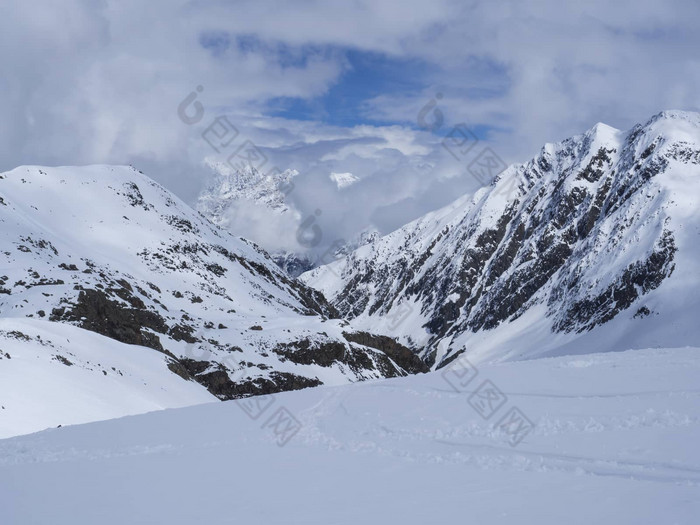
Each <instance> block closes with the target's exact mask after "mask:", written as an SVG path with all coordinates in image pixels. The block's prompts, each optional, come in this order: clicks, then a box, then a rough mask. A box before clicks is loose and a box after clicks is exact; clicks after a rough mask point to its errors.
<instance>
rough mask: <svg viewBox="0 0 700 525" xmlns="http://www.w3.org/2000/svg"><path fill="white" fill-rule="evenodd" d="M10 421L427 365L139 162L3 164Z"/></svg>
mask: <svg viewBox="0 0 700 525" xmlns="http://www.w3.org/2000/svg"><path fill="white" fill-rule="evenodd" d="M0 224H2V228H1V230H0V350H1V354H2V360H0V399H1V400H2V405H3V411H2V420H1V421H0V426H1V427H2V428H0V435H8V434H9V435H11V434H12V433H18V432H20V431H30V430H36V429H39V428H45V427H46V426H48V425H52V424H54V423H63V424H65V423H73V422H81V421H87V420H92V419H96V418H97V417H98V416H99V415H100V414H101V417H116V416H118V415H123V414H128V413H135V412H143V411H147V410H152V409H154V408H163V407H172V406H183V405H187V404H193V403H200V402H204V401H213V400H216V399H217V398H218V399H231V398H239V397H244V396H249V395H253V394H263V393H270V392H277V391H281V390H292V389H299V388H305V387H309V386H315V385H319V384H340V383H345V382H348V381H357V380H363V379H370V378H380V377H392V376H397V375H404V374H406V373H409V372H416V371H420V370H422V369H423V365H422V363H421V362H420V361H419V360H418V359H417V358H416V357H415V356H414V355H413V354H412V353H411V352H410V351H409V350H407V349H406V348H403V347H401V346H400V345H397V344H396V343H395V342H394V341H393V340H391V339H389V338H386V337H374V336H372V335H370V334H368V333H358V332H355V331H353V330H352V329H351V328H350V327H348V326H347V323H345V322H343V321H341V320H339V319H333V318H334V317H336V312H335V310H334V309H333V307H332V306H330V305H329V304H328V303H327V302H326V301H325V299H324V298H323V296H322V295H321V294H320V293H318V292H316V291H314V290H312V289H310V288H308V287H306V286H305V285H303V284H302V283H300V282H299V281H296V280H293V279H291V278H290V277H289V276H288V275H287V274H286V273H285V272H283V271H282V270H280V269H279V268H278V267H277V266H276V265H275V264H274V263H273V261H272V260H271V259H270V258H269V256H268V255H267V254H266V253H265V252H263V251H262V250H260V249H258V248H257V247H256V246H255V245H253V244H252V243H250V242H248V241H245V240H243V239H239V238H235V237H234V236H232V235H231V234H229V233H227V232H225V231H223V230H221V229H220V228H218V227H216V226H215V225H213V224H212V223H211V222H210V221H208V220H206V219H205V218H204V217H202V216H201V215H200V214H198V213H197V212H195V211H194V210H192V209H191V208H189V207H188V206H187V205H185V204H184V203H183V202H181V201H180V200H179V199H177V198H176V197H174V196H173V195H172V194H170V193H169V192H168V191H166V190H165V189H163V188H162V187H161V186H159V185H158V184H156V183H155V182H153V181H152V180H150V179H149V178H147V177H146V176H144V175H143V174H141V173H140V172H138V171H136V170H135V169H133V168H130V167H112V166H89V167H79V168H76V167H61V168H42V167H35V166H25V167H20V168H16V169H14V170H12V171H10V172H6V173H3V174H0Z"/></svg>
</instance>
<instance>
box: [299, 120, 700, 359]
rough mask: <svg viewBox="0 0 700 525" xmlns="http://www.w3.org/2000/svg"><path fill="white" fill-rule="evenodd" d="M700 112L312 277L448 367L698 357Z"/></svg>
mask: <svg viewBox="0 0 700 525" xmlns="http://www.w3.org/2000/svg"><path fill="white" fill-rule="evenodd" d="M699 198H700V115H699V114H697V113H688V112H679V111H668V112H663V113H660V114H658V115H656V116H654V117H653V118H651V119H650V120H649V121H648V122H647V123H645V124H644V125H637V126H635V127H634V128H633V129H632V130H630V131H628V132H621V131H618V130H616V129H613V128H611V127H609V126H606V125H604V124H598V125H596V126H595V127H593V128H592V129H591V130H589V131H588V132H586V133H584V134H583V135H579V136H575V137H572V138H570V139H567V140H564V141H563V142H561V143H557V144H547V145H546V146H545V147H544V148H543V149H542V151H541V152H540V154H539V155H538V156H537V157H535V158H534V159H532V160H531V161H530V162H527V163H525V164H521V165H514V166H511V167H509V168H508V169H506V170H505V171H504V172H502V173H501V174H500V175H499V176H498V177H497V178H496V179H495V180H494V181H493V183H492V184H491V185H490V186H488V187H485V188H482V189H481V190H479V191H478V192H477V193H476V194H475V195H473V196H465V197H463V198H461V199H458V200H457V201H455V202H454V203H453V204H451V205H449V206H447V207H445V208H443V209H441V210H438V211H436V212H433V213H430V214H428V215H426V216H424V217H422V218H420V219H418V220H416V221H414V222H412V223H410V224H408V225H406V226H404V227H402V228H400V229H399V230H397V231H395V232H393V233H391V234H389V235H387V236H385V237H383V238H380V239H379V240H377V241H375V242H373V243H371V244H369V245H367V246H364V247H362V248H359V249H358V250H356V251H355V252H353V253H351V254H349V255H348V256H347V257H345V258H343V259H341V260H339V261H336V262H334V263H331V264H329V265H327V266H324V267H321V268H317V269H315V270H312V271H310V272H308V273H306V274H304V275H303V276H302V277H301V279H302V280H303V281H304V282H306V283H308V284H309V285H311V286H312V287H314V288H316V289H318V290H320V291H322V292H323V293H324V294H325V295H326V297H327V298H328V299H329V300H330V302H331V303H332V304H333V305H334V306H335V307H336V308H338V310H339V311H340V313H341V314H342V315H343V316H347V317H349V318H352V319H353V324H354V325H355V326H372V327H373V329H375V330H379V331H382V332H383V333H387V334H392V335H400V336H402V337H404V338H405V340H407V341H410V342H411V343H412V344H413V346H414V347H416V348H423V349H424V350H423V351H424V357H425V358H426V359H428V360H429V361H431V362H433V363H435V364H436V366H440V365H441V364H444V363H446V362H448V361H449V360H451V359H453V358H454V356H455V355H457V353H459V352H463V351H466V352H467V354H468V355H469V356H470V357H471V358H472V359H474V360H477V361H479V360H500V359H512V358H526V357H532V356H541V355H548V354H551V353H574V352H591V351H602V350H619V349H625V348H631V347H638V346H648V345H661V346H682V345H692V344H697V341H698V339H699V337H700V329H699V328H698V327H697V319H698V316H699V314H700V299H699V298H700V263H698V260H699V259H698V257H699V256H700V249H699V248H698V246H699V245H700V205H699V203H698V199H699Z"/></svg>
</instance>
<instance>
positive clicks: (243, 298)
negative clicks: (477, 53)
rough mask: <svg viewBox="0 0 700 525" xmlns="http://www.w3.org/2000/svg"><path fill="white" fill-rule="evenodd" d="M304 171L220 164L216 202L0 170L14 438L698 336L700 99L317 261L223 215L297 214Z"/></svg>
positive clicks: (1, 340)
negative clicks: (266, 246) (264, 241)
mask: <svg viewBox="0 0 700 525" xmlns="http://www.w3.org/2000/svg"><path fill="white" fill-rule="evenodd" d="M295 176H296V172H294V171H293V170H288V171H286V172H283V173H281V174H278V176H277V177H273V176H270V175H264V176H263V175H261V174H260V173H257V172H253V171H251V172H249V173H228V174H224V175H221V176H220V177H219V178H218V179H216V180H215V181H214V182H213V183H212V185H210V186H209V188H208V189H207V190H205V192H203V194H202V197H200V200H199V203H198V210H199V212H198V211H195V210H193V209H192V208H190V207H189V206H187V205H186V204H185V203H184V202H182V201H181V200H179V199H178V198H177V197H175V196H174V195H173V194H171V193H170V192H169V191H167V190H166V189H164V188H163V187H162V186H160V185H158V184H157V183H155V182H154V181H152V180H151V179H149V178H148V177H147V176H145V175H144V174H143V173H141V172H139V171H138V170H136V169H135V168H132V167H128V166H85V167H54V168H46V167H39V166H22V167H19V168H16V169H14V170H12V171H9V172H6V173H3V174H0V223H2V230H1V231H0V254H1V257H2V262H0V399H1V400H2V410H0V422H1V423H2V425H1V427H0V436H10V435H15V434H21V433H26V432H31V431H34V430H39V429H42V428H46V427H48V426H56V425H61V424H68V423H80V422H86V421H93V420H97V419H105V418H111V417H118V416H122V415H126V414H135V413H140V412H146V411H150V410H156V409H159V408H169V407H181V406H186V405H190V404H200V403H206V402H213V401H216V400H227V399H237V398H242V397H248V396H253V395H262V394H270V393H275V392H280V391H284V390H297V389H303V388H307V387H313V386H318V385H322V384H325V385H341V384H344V383H348V382H355V381H363V380H368V379H379V378H391V377H398V376H404V375H407V374H414V373H420V372H426V371H428V370H430V369H433V370H434V369H439V368H442V367H444V366H446V365H448V364H450V363H452V362H453V361H454V360H455V359H457V358H458V357H459V356H464V357H467V358H468V359H469V360H470V362H473V363H477V364H479V363H485V362H498V361H508V360H522V359H530V358H535V357H550V356H555V355H565V354H579V353H591V352H605V351H614V350H626V349H630V348H647V347H655V346H656V347H680V346H697V340H698V336H699V335H700V330H699V329H698V328H697V321H696V320H697V318H698V313H700V304H699V301H700V299H698V297H700V294H698V291H699V290H700V288H699V286H698V285H699V284H700V282H699V280H700V273H699V272H698V271H697V268H698V263H697V260H698V256H699V255H700V253H699V251H700V250H699V249H698V248H697V246H698V244H699V243H698V241H700V207H698V200H697V199H698V195H700V115H699V114H696V113H688V112H679V111H667V112H663V113H660V114H658V115H655V116H654V117H652V118H651V119H650V120H649V121H647V122H646V123H644V124H640V125H637V126H635V127H634V128H633V129H631V130H629V131H619V130H616V129H613V128H611V127H609V126H606V125H604V124H598V125H596V126H594V127H593V128H592V129H590V130H589V131H587V132H585V133H583V134H581V135H578V136H574V137H571V138H569V139H567V140H564V141H562V142H559V143H555V144H547V145H545V146H544V147H543V148H542V150H541V151H540V152H539V154H538V155H537V156H536V157H534V158H533V159H532V160H530V161H528V162H526V163H523V164H517V165H513V166H510V167H509V168H507V169H506V170H505V171H503V172H501V173H500V174H499V175H498V176H497V177H496V178H495V179H494V180H493V181H492V182H491V183H490V184H489V185H488V186H486V187H483V188H482V189H480V190H479V191H477V192H476V193H475V194H473V195H465V196H463V197H460V198H459V199H457V200H456V201H455V202H453V203H452V204H450V205H449V206H447V207H445V208H443V209H440V210H437V211H434V212H432V213H429V214H427V215H426V216H424V217H421V218H419V219H417V220H415V221H413V222H411V223H409V224H407V225H405V226H403V227H402V228H400V229H398V230H396V231H394V232H392V233H390V234H388V235H386V236H383V237H381V236H379V235H378V234H377V233H376V232H371V234H370V235H367V236H363V237H362V240H361V242H357V243H355V244H354V245H348V246H343V247H339V248H338V250H337V252H336V253H335V254H334V256H335V257H339V258H338V260H335V261H333V262H331V263H330V264H326V265H322V266H318V267H315V268H313V269H310V270H309V271H306V272H305V273H303V274H302V275H301V276H300V278H299V279H296V278H294V276H293V275H290V273H288V272H287V271H285V269H284V267H285V265H286V266H288V267H289V268H290V269H292V270H293V272H294V273H298V272H300V271H301V270H304V269H308V268H310V267H312V266H314V265H316V264H317V262H313V261H312V262H309V264H308V265H305V264H303V263H299V262H298V261H296V262H295V259H294V255H293V254H292V255H290V254H289V253H284V252H279V253H273V254H268V253H267V252H266V251H265V250H263V249H262V248H260V247H259V246H258V245H256V244H255V243H253V242H251V241H248V240H246V239H244V238H240V237H237V236H236V235H234V234H233V233H231V232H229V231H227V230H226V227H227V226H228V224H227V222H226V217H227V214H228V213H230V212H231V210H232V208H234V207H235V206H237V203H239V202H240V201H241V200H246V199H247V200H252V201H254V202H256V203H261V202H262V203H264V204H265V206H267V207H268V208H269V209H271V210H272V211H275V210H276V211H275V212H283V213H293V212H294V211H293V210H292V209H291V208H289V206H288V204H287V203H286V202H285V199H284V188H285V187H288V185H289V184H293V178H294V177H295ZM345 179H347V177H345V178H344V179H343V180H345ZM353 183H354V184H361V181H354V182H353ZM285 185H287V186H285ZM285 261H286V262H285ZM292 266H293V268H292Z"/></svg>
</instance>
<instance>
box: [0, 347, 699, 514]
mask: <svg viewBox="0 0 700 525" xmlns="http://www.w3.org/2000/svg"><path fill="white" fill-rule="evenodd" d="M455 372H456V371H455V370H451V371H447V372H445V373H440V372H435V373H431V374H427V375H422V376H412V377H407V378H400V379H394V380H380V381H372V382H366V383H357V384H353V385H347V386H341V387H319V388H316V389H310V390H303V391H299V392H287V393H283V394H278V395H276V396H274V397H273V398H272V401H273V403H272V405H271V407H270V408H268V409H267V411H266V412H264V413H263V414H262V415H261V416H260V417H258V418H257V419H256V420H253V419H250V418H249V417H248V416H247V414H246V412H244V411H243V410H242V409H241V405H239V404H238V403H239V402H237V401H236V402H226V403H220V404H205V405H199V406H195V407H189V408H182V409H176V410H166V411H161V412H154V413H151V414H146V415H140V416H131V417H125V418H122V419H118V420H111V421H107V422H100V423H91V424H87V425H81V426H74V427H63V428H60V429H52V430H48V431H44V432H40V433H37V434H34V435H30V436H22V437H17V438H12V439H7V440H2V441H0V509H2V511H1V512H2V522H3V523H7V524H12V525H22V524H29V523H51V524H55V525H60V524H72V525H78V524H90V525H92V524H94V523H101V524H120V525H121V524H124V523H168V524H179V523H182V524H185V523H217V524H218V523H265V524H268V523H269V524H272V523H303V524H324V525H325V524H329V523H332V524H334V525H341V524H356V523H368V524H375V523H376V524H380V523H381V524H387V523H397V524H402V525H409V524H414V523H415V524H421V525H422V524H426V523H480V524H506V525H512V524H513V523H525V524H537V525H543V524H550V523H551V524H557V525H559V524H561V523H567V524H586V525H588V524H591V523H598V524H616V525H620V524H635V525H639V524H650V525H651V524H654V525H658V524H680V525H691V524H695V523H697V519H698V516H699V515H700V448H698V446H697V444H698V442H700V402H699V401H700V387H699V386H698V376H699V374H700V348H678V349H647V350H636V351H627V352H621V353H607V354H591V355H586V356H572V357H559V358H549V359H538V360H532V361H524V362H512V363H502V364H498V365H489V366H484V367H481V368H480V369H479V370H478V375H477V376H476V378H475V379H473V380H472V382H471V383H468V384H467V385H466V387H464V388H462V387H460V386H459V383H458V382H456V381H455V379H457V376H455V375H452V376H450V374H454V373H455ZM446 376H447V378H446ZM446 379H450V380H451V382H452V384H456V385H457V388H456V389H453V388H452V387H451V386H450V383H448V381H447V380H446ZM486 379H488V380H490V381H492V383H493V384H495V385H496V386H497V387H498V388H500V389H501V390H502V392H503V393H504V394H505V395H506V396H507V402H506V404H505V405H504V407H503V408H502V409H501V410H500V411H499V412H498V413H496V414H495V415H494V416H492V418H491V420H489V421H485V420H484V419H482V418H481V416H480V415H478V414H477V412H476V411H475V410H474V409H473V408H472V407H471V406H470V404H469V399H470V396H471V395H472V393H473V392H474V391H475V390H476V389H477V387H478V386H479V385H480V383H481V382H482V381H483V380H486ZM514 406H515V407H518V408H519V409H520V410H521V411H522V412H523V413H524V414H525V415H526V416H527V417H528V418H529V419H530V420H531V421H532V422H533V423H534V425H535V426H534V428H533V429H532V431H531V432H530V433H529V434H527V435H525V437H524V439H523V440H522V442H520V443H519V444H518V445H517V446H515V447H513V446H510V444H509V443H508V439H509V436H508V434H507V433H505V432H503V431H502V430H498V429H497V428H496V427H495V426H494V424H493V423H494V422H495V421H496V420H498V419H499V418H501V417H502V415H503V414H504V413H505V412H506V411H507V410H508V409H509V408H510V407H514ZM281 407H284V408H286V409H287V410H288V411H289V413H291V414H293V415H294V416H295V417H296V419H297V420H298V421H299V422H300V424H301V429H300V430H299V431H298V433H297V434H296V435H295V436H294V437H292V438H291V440H289V442H288V443H286V445H285V446H283V447H280V446H278V445H277V444H276V435H275V433H274V430H273V428H264V427H265V421H266V419H267V417H268V415H270V414H271V413H273V411H274V410H276V409H278V408H281Z"/></svg>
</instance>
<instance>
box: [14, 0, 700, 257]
mask: <svg viewBox="0 0 700 525" xmlns="http://www.w3.org/2000/svg"><path fill="white" fill-rule="evenodd" d="M698 21H700V5H699V4H698V3H697V2H690V1H688V2H684V1H680V0H679V1H668V2H652V1H643V2H638V1H637V2H632V1H621V2H615V3H613V4H611V3H609V2H607V1H605V2H604V1H602V0H592V1H590V2H585V3H561V2H556V1H553V0H550V1H540V2H521V1H514V0H504V1H500V2H486V1H482V2H477V1H472V2H462V1H457V0H454V1H452V0H441V1H437V2H430V3H428V2H406V1H398V0H392V1H387V0H384V1H369V0H362V1H360V0H358V1H356V2H344V1H340V0H338V1H325V2H321V1H312V2H301V1H299V2H287V1H281V0H279V1H271V2H257V1H248V0H245V1H239V2H223V1H218V0H211V1H189V0H167V1H166V0H152V1H149V2H141V1H138V2H137V1H136V0H119V1H117V0H103V1H99V2H93V1H87V0H65V1H63V2H60V3H58V2H53V1H50V0H37V1H35V2H20V1H18V0H17V1H7V2H3V3H2V4H0V63H1V64H2V66H3V74H2V75H1V76H0V93H2V98H1V99H0V143H1V144H2V148H1V150H0V151H2V153H0V169H3V170H4V169H11V168H13V167H14V166H16V165H18V164H22V163H37V164H42V163H44V164H83V163H118V164H125V163H134V164H135V165H137V166H138V167H140V168H141V169H143V170H144V171H145V172H146V173H148V174H149V175H151V176H152V177H154V178H155V179H157V180H158V181H159V182H161V183H163V184H164V185H165V186H167V187H169V188H171V189H173V190H174V191H175V192H176V193H178V194H179V195H180V196H182V197H183V198H185V199H186V200H188V201H190V202H192V201H193V199H194V198H195V197H196V195H197V194H198V192H199V189H200V188H201V185H202V182H203V180H204V179H205V178H206V177H207V176H208V170H207V168H206V167H204V166H203V163H202V160H203V159H204V158H205V157H208V156H211V155H212V150H211V148H210V147H209V146H208V145H207V144H206V142H204V141H203V140H202V138H201V132H202V131H203V129H204V127H205V126H206V125H207V124H208V123H209V122H210V121H211V119H213V118H214V117H215V116H217V115H219V114H221V113H224V112H225V113H226V114H228V115H230V116H231V118H232V120H233V121H234V122H235V125H236V127H237V128H238V129H239V131H240V133H241V137H245V138H249V139H250V140H252V141H253V142H255V143H256V144H257V145H259V146H260V147H261V148H262V149H263V151H264V152H265V154H266V155H267V156H268V157H269V158H270V161H269V165H270V166H271V165H278V166H279V167H280V168H282V169H286V168H294V169H297V170H299V171H300V176H299V177H298V180H297V179H295V180H297V191H295V192H294V193H293V194H292V195H291V196H290V197H289V198H290V199H293V201H294V205H295V206H296V207H297V209H299V210H300V211H301V213H302V215H308V214H310V213H313V211H314V210H316V209H323V215H322V216H321V217H320V218H319V220H322V221H323V227H324V231H325V232H326V235H325V238H326V239H328V240H329V242H331V241H330V240H332V239H334V238H336V237H340V236H343V237H346V238H350V237H352V235H353V234H355V233H357V231H360V230H362V229H363V228H365V227H366V226H367V225H369V224H372V223H375V224H377V226H378V227H379V228H380V229H383V230H387V229H390V228H393V227H396V226H398V225H400V224H401V222H402V221H404V220H409V219H411V218H414V217H415V216H416V215H418V214H421V213H424V212H426V211H428V210H429V209H431V208H433V207H436V206H440V205H443V204H446V203H447V202H448V201H449V200H450V199H452V198H453V197H456V196H457V195H458V194H459V193H460V192H464V191H468V190H470V189H473V188H474V187H475V186H476V182H475V181H473V180H472V179H471V178H470V177H469V176H468V175H467V174H466V162H467V161H464V162H461V163H460V162H457V161H455V160H454V159H452V158H451V157H450V156H449V155H448V154H446V152H445V151H444V150H443V149H442V148H441V146H440V137H438V136H436V135H432V134H430V133H428V132H425V131H420V130H418V131H417V130H416V129H415V123H416V119H417V115H418V113H419V112H420V111H421V109H422V108H424V107H425V106H426V104H427V103H428V102H429V101H430V100H436V99H435V97H436V94H437V93H441V94H442V95H443V98H442V99H440V100H439V102H438V106H437V107H438V108H439V110H440V111H441V112H442V115H443V117H444V124H443V130H447V129H449V128H450V127H451V126H453V125H454V124H456V123H459V122H466V123H468V124H469V125H470V126H472V127H474V128H475V129H482V130H483V133H482V136H483V135H486V136H487V137H488V139H489V141H490V142H491V143H492V145H493V147H494V149H496V150H497V151H498V153H499V154H500V155H501V156H503V157H504V159H505V160H506V161H509V162H511V161H516V160H525V159H527V158H528V157H530V156H531V155H533V154H534V153H536V151H537V149H538V148H539V147H540V146H541V144H543V143H544V142H546V141H552V140H558V139H562V138H564V137H566V136H567V135H570V134H573V133H578V132H580V131H582V130H583V129H585V128H587V127H589V126H591V125H593V124H594V123H596V122H598V121H603V122H607V123H609V124H611V125H613V126H616V127H622V128H625V127H629V126H631V125H632V124H633V123H635V122H637V121H640V120H644V119H646V118H647V117H648V116H649V115H651V114H652V113H655V112H657V111H659V110H662V109H667V108H679V109H690V110H698V109H700V60H699V59H698V58H697V49H698V48H699V47H700V34H698V32H697V30H696V27H697V23H698ZM207 35H208V36H209V37H210V38H215V37H218V38H220V39H221V43H220V45H215V44H212V45H209V47H204V46H203V45H202V42H203V40H202V39H203V38H204V37H207ZM236 37H245V38H248V39H250V41H251V42H253V43H254V44H255V45H249V46H248V47H246V46H239V45H236ZM348 48H350V49H355V50H363V51H368V52H373V53H379V54H385V55H387V56H389V58H402V59H407V58H408V59H417V60H421V61H423V62H424V63H426V64H429V66H430V67H427V68H426V69H425V71H424V72H421V75H423V76H422V77H421V78H417V79H415V80H416V81H418V83H419V85H421V86H422V89H419V90H418V91H416V90H415V88H414V87H411V88H410V89H407V90H406V91H405V92H402V93H396V92H379V93H377V94H376V95H374V96H372V98H371V99H370V100H366V101H364V103H363V104H362V106H361V108H360V109H359V110H358V111H360V112H361V115H358V116H359V117H362V118H365V119H366V122H365V124H362V125H354V126H351V127H340V126H333V125H329V124H324V123H322V122H314V121H301V120H289V119H284V118H281V117H273V118H270V117H265V116H264V113H265V110H266V109H267V107H268V105H269V103H270V101H271V100H275V99H276V98H278V97H301V98H305V99H307V100H311V99H313V98H314V97H318V96H319V95H322V94H324V93H327V92H328V90H329V89H330V88H331V87H332V86H333V85H334V84H336V83H337V82H338V81H339V79H341V77H342V75H343V74H344V73H345V72H347V71H348V68H349V67H350V65H349V63H348V60H347V56H346V53H345V52H346V49H348ZM416 74H417V73H416ZM409 76H410V75H409ZM198 85H201V86H203V88H204V90H203V91H202V92H201V93H200V95H199V99H200V100H201V101H202V103H203V104H204V107H205V109H206V114H205V118H204V120H203V121H202V122H201V123H199V124H197V125H193V126H187V125H185V124H183V123H182V122H181V121H180V120H179V119H178V117H177V106H178V104H179V103H180V102H181V101H182V100H183V98H184V97H186V96H187V95H188V94H189V93H190V92H192V91H193V90H194V89H195V87H196V86H198ZM319 115H323V113H322V112H320V113H319ZM372 122H377V123H378V125H376V126H375V125H372ZM387 122H397V123H413V124H414V126H413V127H410V126H406V125H403V124H396V125H386V123H387ZM443 132H444V131H443ZM220 160H224V159H220ZM348 172H349V173H352V174H353V175H355V176H357V177H358V178H359V179H361V182H358V183H356V184H353V185H352V186H350V187H348V188H346V190H345V191H343V192H338V191H337V187H336V185H335V184H334V183H333V181H330V180H329V179H328V174H329V173H348ZM244 212H245V214H248V215H246V216H245V217H243V211H241V212H240V213H238V215H237V217H235V218H234V219H235V221H234V228H238V226H240V228H239V230H240V232H241V233H247V234H250V235H257V236H259V237H260V238H262V237H266V240H265V242H266V243H267V245H268V246H269V245H270V243H272V244H274V243H275V242H279V244H280V245H283V244H286V243H287V242H288V239H287V237H289V236H290V235H291V234H290V232H289V231H287V230H290V227H288V226H287V225H285V224H280V225H276V226H275V227H273V226H272V225H271V224H270V223H269V221H268V222H267V224H266V222H265V217H264V214H262V213H258V211H257V210H244ZM254 223H255V224H254ZM256 224H257V226H256ZM237 225H238V226H237ZM266 228H267V229H266ZM250 232H253V233H250ZM275 239H278V240H277V241H275Z"/></svg>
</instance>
